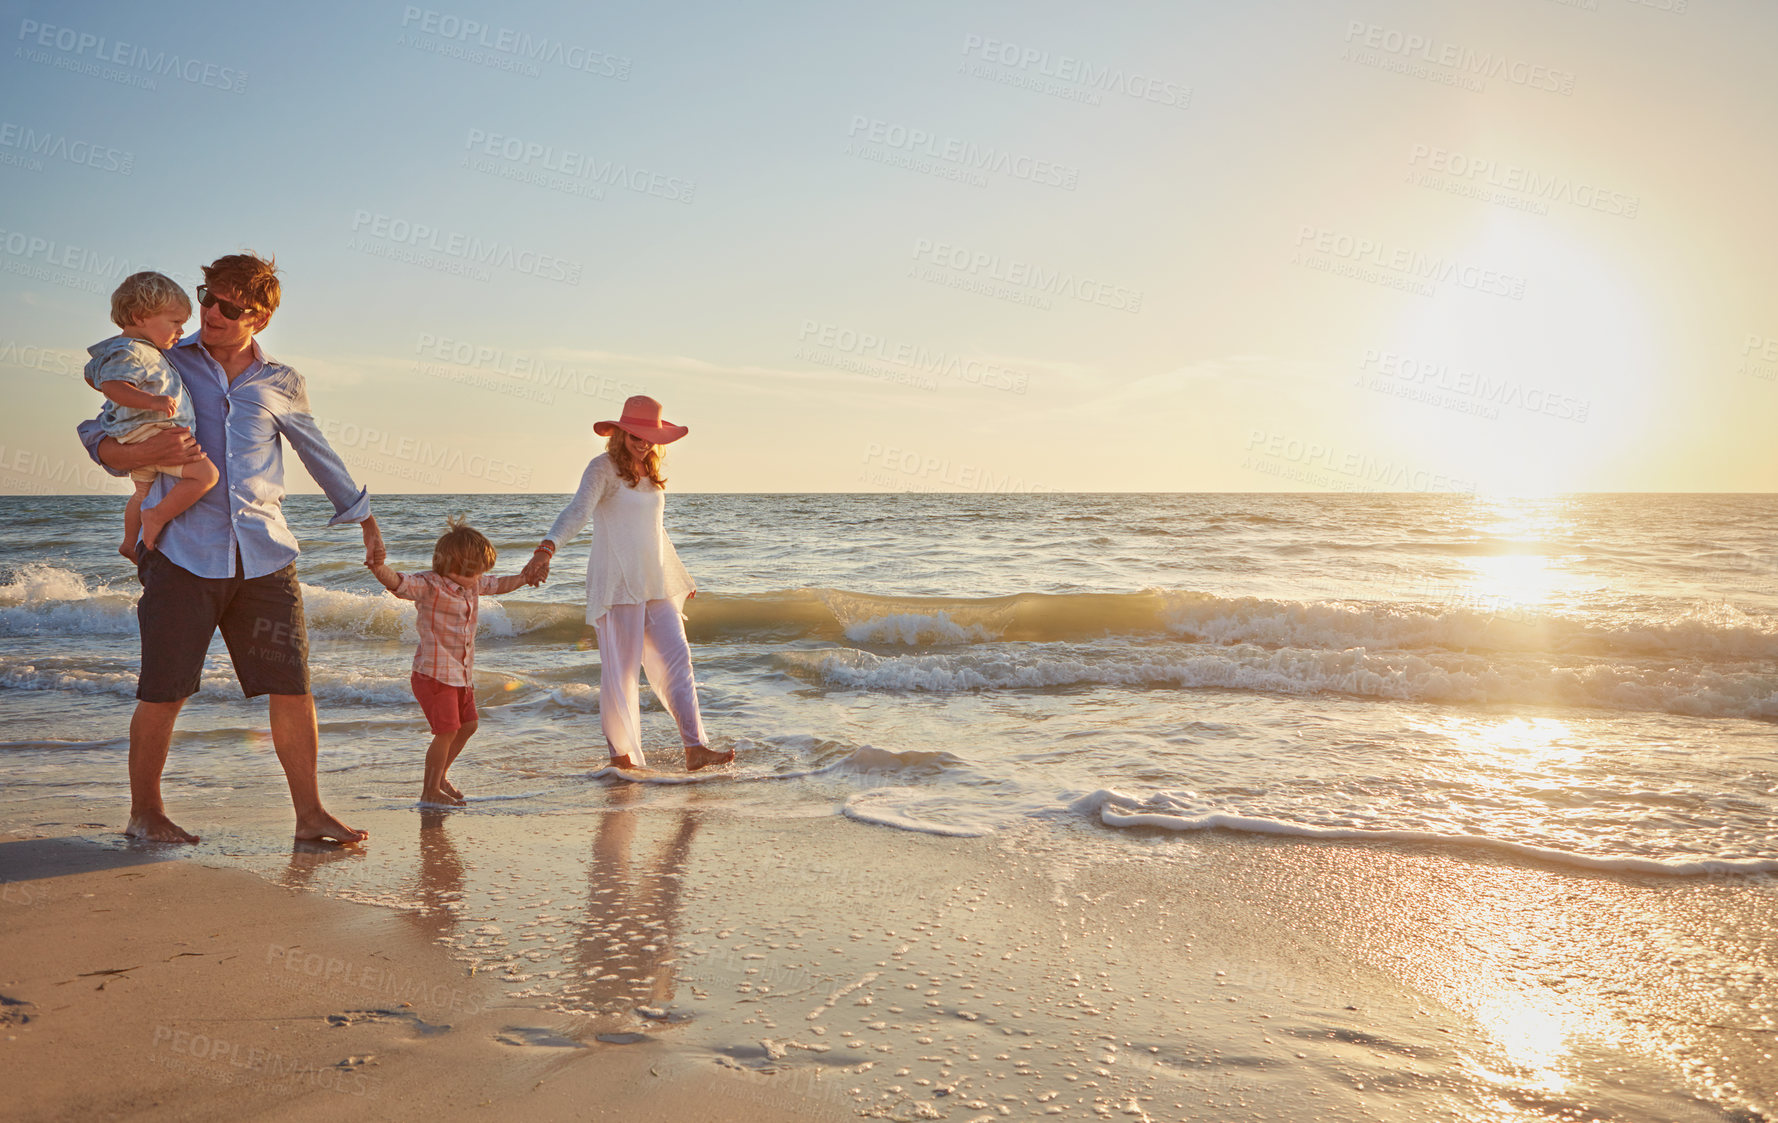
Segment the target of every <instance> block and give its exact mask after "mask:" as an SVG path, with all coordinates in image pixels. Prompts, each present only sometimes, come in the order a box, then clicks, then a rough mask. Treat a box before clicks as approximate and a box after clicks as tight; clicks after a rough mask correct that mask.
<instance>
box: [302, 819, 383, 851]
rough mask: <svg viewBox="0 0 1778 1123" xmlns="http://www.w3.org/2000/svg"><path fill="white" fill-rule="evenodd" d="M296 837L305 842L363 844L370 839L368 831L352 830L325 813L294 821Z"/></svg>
mask: <svg viewBox="0 0 1778 1123" xmlns="http://www.w3.org/2000/svg"><path fill="white" fill-rule="evenodd" d="M296 837H297V838H298V839H301V840H303V841H305V842H344V843H348V844H349V843H354V842H363V841H364V840H365V839H367V838H369V837H370V832H369V831H359V830H353V829H352V828H351V827H348V826H347V825H346V824H344V823H342V822H340V821H339V820H338V819H336V818H334V817H333V816H332V815H329V814H328V813H327V812H325V811H317V812H316V813H315V814H313V815H311V816H309V817H307V818H303V817H300V816H299V817H298V818H297V820H296Z"/></svg>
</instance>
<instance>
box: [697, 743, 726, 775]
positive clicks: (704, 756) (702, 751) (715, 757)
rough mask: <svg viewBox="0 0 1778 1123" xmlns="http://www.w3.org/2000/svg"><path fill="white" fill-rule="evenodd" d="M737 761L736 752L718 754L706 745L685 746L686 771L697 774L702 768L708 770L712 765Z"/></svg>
mask: <svg viewBox="0 0 1778 1123" xmlns="http://www.w3.org/2000/svg"><path fill="white" fill-rule="evenodd" d="M734 759H735V750H733V749H729V750H728V751H726V752H720V753H719V752H717V751H716V750H715V749H712V748H710V747H708V746H706V745H687V746H685V770H686V771H687V772H696V771H697V770H698V769H700V768H708V767H710V766H711V765H712V764H727V763H728V762H730V761H731V760H734Z"/></svg>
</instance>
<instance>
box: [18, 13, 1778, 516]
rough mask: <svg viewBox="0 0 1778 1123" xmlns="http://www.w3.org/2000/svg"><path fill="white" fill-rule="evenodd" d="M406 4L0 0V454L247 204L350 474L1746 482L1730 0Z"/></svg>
mask: <svg viewBox="0 0 1778 1123" xmlns="http://www.w3.org/2000/svg"><path fill="white" fill-rule="evenodd" d="M437 2H438V3H441V4H442V5H443V6H438V7H428V6H426V5H425V4H402V3H361V2H356V0H354V2H351V3H327V2H320V3H303V4H269V3H253V2H248V3H229V4H220V3H217V4H207V3H189V4H181V5H178V6H176V7H165V6H155V5H144V4H125V3H79V2H70V0H58V2H56V3H47V2H42V0H27V2H25V3H16V2H7V3H3V4H0V32H3V33H4V35H5V38H6V39H7V40H8V41H9V43H8V48H7V50H6V51H5V55H4V59H3V61H0V385H3V386H4V387H6V389H7V400H8V402H9V403H10V408H7V409H4V410H0V491H4V492H15V493H17V492H38V493H47V492H80V491H115V490H119V489H120V488H121V487H122V485H118V484H115V483H113V482H112V481H110V480H108V479H106V478H104V477H102V476H100V475H98V474H97V473H96V472H94V471H93V470H92V469H91V466H90V462H89V461H87V460H86V458H85V455H84V453H83V452H82V450H81V448H80V445H79V443H78V441H77V440H76V438H75V435H74V427H75V425H76V423H77V422H78V421H80V420H81V419H83V418H85V417H88V416H92V415H93V414H95V413H96V412H97V410H98V408H99V406H100V404H101V399H100V396H99V395H98V393H97V392H95V391H94V390H92V389H91V388H89V387H88V386H86V384H85V383H84V381H83V380H82V379H81V377H80V368H81V367H82V365H83V364H84V362H85V358H86V356H85V348H86V347H87V346H89V345H90V344H92V343H94V342H97V341H98V340H99V339H102V338H104V337H106V336H109V335H111V334H114V332H115V330H116V329H115V328H114V327H112V325H111V324H110V322H109V318H108V315H107V313H108V296H109V293H110V291H111V289H112V288H114V287H115V286H116V283H117V282H118V281H119V280H121V279H122V277H123V276H125V275H127V273H129V272H133V271H135V270H137V269H158V270H161V271H162V272H166V273H168V274H169V275H172V276H174V277H176V278H178V279H179V280H181V281H182V282H183V283H185V284H186V285H187V286H188V287H191V286H195V285H196V284H197V283H198V280H199V267H200V266H201V265H202V264H203V263H205V262H208V261H210V260H212V259H214V258H216V257H218V256H221V255H223V254H227V253H235V252H239V251H241V250H244V249H251V250H254V251H257V252H260V253H262V254H275V255H276V259H277V263H278V267H279V269H280V271H281V279H282V283H283V285H284V300H283V305H282V307H281V308H280V309H279V310H278V312H277V314H276V315H275V317H274V318H273V320H272V322H271V324H270V326H269V327H268V328H267V330H266V331H265V332H264V333H263V334H262V335H261V336H260V341H261V344H262V346H263V347H264V349H265V351H266V353H267V354H268V355H270V356H272V357H273V358H276V359H278V360H280V361H283V362H286V363H289V364H291V365H293V366H294V367H296V369H297V370H299V371H300V372H301V373H302V374H303V375H304V376H305V378H306V379H307V382H308V387H309V393H310V399H311V402H312V405H313V408H314V412H315V415H316V417H317V419H318V420H319V421H320V422H321V424H322V427H323V431H324V432H326V433H327V434H328V435H329V437H330V439H331V440H332V441H333V443H334V445H335V447H336V448H338V449H339V451H340V453H341V455H342V456H343V457H344V458H345V460H346V463H347V465H348V466H349V467H350V468H351V469H352V471H353V474H354V475H355V476H356V477H357V479H358V480H359V482H360V483H361V484H364V485H366V486H369V487H370V488H371V489H372V491H373V492H380V493H396V492H444V493H459V492H540V493H559V492H566V491H570V490H572V489H573V487H574V486H575V484H576V482H577V481H578V478H579V475H580V472H581V469H582V468H583V467H584V466H585V464H586V461H587V460H588V459H589V458H590V457H591V456H593V455H596V454H597V453H598V452H599V451H601V450H602V445H603V442H602V441H601V440H599V439H597V438H595V437H594V436H593V434H592V425H593V423H594V422H596V421H599V420H603V419H610V418H615V417H616V416H618V414H619V413H620V411H621V408H622V403H623V399H624V398H625V397H626V396H627V395H629V394H632V393H647V394H650V395H652V396H654V397H656V398H658V399H659V400H660V401H662V402H663V403H664V405H665V410H666V416H667V418H668V419H669V420H671V421H674V422H678V423H681V424H685V425H688V426H690V428H691V434H690V436H688V437H687V438H686V439H685V440H684V441H682V442H680V443H678V444H676V445H674V446H673V447H672V448H671V449H670V450H669V459H668V476H669V478H670V480H671V481H672V485H671V486H673V487H674V488H675V489H679V490H686V491H702V492H720V491H792V492H816V491H829V492H833V491H837V492H851V491H964V492H971V491H974V492H984V493H992V492H1014V493H1017V492H1044V491H1236V492H1246V491H1330V492H1337V491H1373V490H1374V491H1458V492H1472V491H1473V492H1478V493H1482V494H1489V495H1493V494H1546V493H1551V492H1566V491H1756V492H1771V491H1778V452H1775V451H1774V442H1773V439H1772V434H1773V432H1774V422H1775V421H1778V253H1775V252H1774V248H1775V247H1778V217H1775V209H1774V207H1773V205H1772V200H1773V199H1774V198H1778V70H1775V69H1774V68H1773V67H1772V66H1771V61H1770V60H1771V53H1772V49H1773V47H1774V45H1775V43H1778V5H1774V4H1772V3H1770V2H1769V0H1571V2H1561V0H1491V2H1489V3H1485V4H1482V3H1475V2H1473V0H1468V2H1456V0H1424V2H1389V0H1355V2H1352V3H1335V2H1328V0H1276V2H1265V3H1251V4H1227V3H1199V2H1195V0H1179V2H1173V3H1149V4H1138V3H1117V4H1104V5H1087V4H1080V3H1078V2H1074V3H1047V2H1036V3H1031V2H1024V3H992V2H977V0H963V2H956V0H951V2H930V3H927V2H912V3H897V4H893V5H890V4H879V5H850V4H847V5H836V4H793V3H761V4H751V5H733V4H718V3H709V4H671V3H669V4H662V3H653V4H642V3H634V4H599V5H587V4H578V3H567V2H559V3H552V2H545V0H518V2H511V3H501V4H498V5H495V4H491V3H481V2H477V3H457V2H456V0H437ZM194 326H195V321H194ZM287 472H288V476H289V480H290V484H291V489H292V490H293V491H297V492H304V491H312V490H314V489H313V486H312V484H311V483H310V481H309V480H308V479H307V477H306V475H305V474H304V473H303V471H302V469H301V466H300V464H299V463H298V462H297V461H296V459H295V458H294V457H287Z"/></svg>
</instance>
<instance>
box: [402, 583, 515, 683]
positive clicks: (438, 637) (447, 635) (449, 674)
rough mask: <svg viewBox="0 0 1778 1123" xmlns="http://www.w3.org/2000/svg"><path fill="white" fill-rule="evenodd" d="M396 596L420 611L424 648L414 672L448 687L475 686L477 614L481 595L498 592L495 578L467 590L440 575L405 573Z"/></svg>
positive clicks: (417, 651)
mask: <svg viewBox="0 0 1778 1123" xmlns="http://www.w3.org/2000/svg"><path fill="white" fill-rule="evenodd" d="M400 577H401V580H400V581H399V582H397V583H396V586H395V590H394V592H395V595H396V596H398V597H400V598H401V599H402V600H411V601H413V602H414V603H415V605H416V606H417V607H418V608H419V610H420V611H419V621H418V623H419V627H420V646H419V648H418V649H416V650H415V651H414V671H415V673H417V674H422V675H425V676H426V677H427V678H430V679H436V680H438V681H439V682H442V683H444V684H445V685H446V686H472V685H474V683H475V679H474V674H475V614H476V609H477V608H479V607H480V604H481V594H483V593H492V592H495V591H496V589H495V581H496V580H497V579H496V578H493V577H487V576H484V577H481V578H479V579H478V580H477V581H476V585H475V587H474V588H473V589H465V588H464V587H463V586H461V585H459V584H457V583H456V582H455V581H452V580H451V579H450V578H449V577H444V576H441V575H439V574H437V573H403V574H400Z"/></svg>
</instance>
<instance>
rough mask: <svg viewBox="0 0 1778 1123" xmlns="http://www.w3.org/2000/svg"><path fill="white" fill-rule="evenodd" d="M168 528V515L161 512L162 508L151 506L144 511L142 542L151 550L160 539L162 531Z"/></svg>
mask: <svg viewBox="0 0 1778 1123" xmlns="http://www.w3.org/2000/svg"><path fill="white" fill-rule="evenodd" d="M165 529H167V517H166V516H165V515H163V514H161V513H160V508H158V507H150V508H148V510H146V511H143V512H142V544H143V545H144V546H147V547H148V548H149V549H150V550H152V549H154V544H155V543H156V542H157V541H159V540H160V536H161V531H163V530H165Z"/></svg>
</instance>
